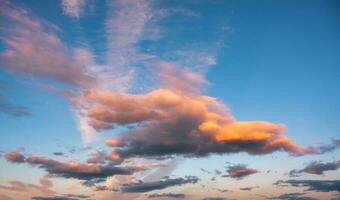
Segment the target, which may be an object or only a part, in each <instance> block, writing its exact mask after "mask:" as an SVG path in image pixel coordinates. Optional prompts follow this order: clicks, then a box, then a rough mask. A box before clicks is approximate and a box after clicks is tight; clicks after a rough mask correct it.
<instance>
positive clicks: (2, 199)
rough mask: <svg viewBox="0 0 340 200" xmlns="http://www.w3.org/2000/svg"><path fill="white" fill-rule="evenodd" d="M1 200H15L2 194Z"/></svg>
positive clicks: (0, 195)
mask: <svg viewBox="0 0 340 200" xmlns="http://www.w3.org/2000/svg"><path fill="white" fill-rule="evenodd" d="M0 200H13V199H12V198H11V197H9V196H7V195H5V194H2V193H0Z"/></svg>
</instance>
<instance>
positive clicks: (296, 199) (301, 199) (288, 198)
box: [266, 193, 317, 200]
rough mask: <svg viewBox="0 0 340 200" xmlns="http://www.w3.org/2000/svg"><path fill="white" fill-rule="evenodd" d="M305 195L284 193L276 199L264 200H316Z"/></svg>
mask: <svg viewBox="0 0 340 200" xmlns="http://www.w3.org/2000/svg"><path fill="white" fill-rule="evenodd" d="M305 195H306V194H305V193H286V194H281V195H280V196H277V197H267V198H266V199H276V200H317V199H315V198H312V197H308V196H305Z"/></svg>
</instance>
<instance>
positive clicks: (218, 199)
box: [202, 197, 226, 200]
mask: <svg viewBox="0 0 340 200" xmlns="http://www.w3.org/2000/svg"><path fill="white" fill-rule="evenodd" d="M202 200H226V198H224V197H206V198H203V199H202Z"/></svg>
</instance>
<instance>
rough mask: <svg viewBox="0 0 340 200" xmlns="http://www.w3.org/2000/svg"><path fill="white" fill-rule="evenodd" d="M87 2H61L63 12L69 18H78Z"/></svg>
mask: <svg viewBox="0 0 340 200" xmlns="http://www.w3.org/2000/svg"><path fill="white" fill-rule="evenodd" d="M86 3H87V0H61V7H62V9H63V12H64V13H65V14H67V15H69V16H71V17H74V18H79V17H80V15H81V13H82V10H83V8H84V7H85V5H86Z"/></svg>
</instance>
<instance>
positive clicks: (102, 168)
mask: <svg viewBox="0 0 340 200" xmlns="http://www.w3.org/2000/svg"><path fill="white" fill-rule="evenodd" d="M5 157H6V159H7V160H8V161H10V162H14V163H27V164H29V165H31V166H36V167H38V168H42V169H44V170H46V172H48V173H49V174H51V175H55V176H60V177H64V178H75V179H78V180H83V181H84V182H83V184H85V185H89V186H91V185H93V184H94V183H98V182H103V181H105V180H106V178H107V177H109V176H113V175H131V174H133V173H134V172H135V169H134V168H128V167H117V166H109V165H89V164H81V163H77V162H74V161H69V162H60V161H57V160H53V159H49V158H46V157H40V156H28V157H25V156H24V155H22V154H21V153H19V152H10V153H8V154H6V156H5Z"/></svg>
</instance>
